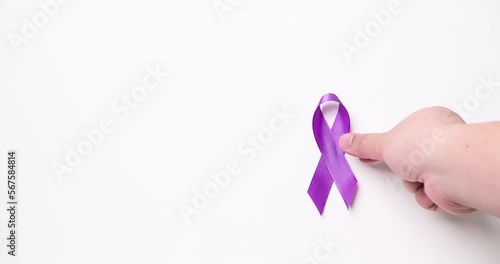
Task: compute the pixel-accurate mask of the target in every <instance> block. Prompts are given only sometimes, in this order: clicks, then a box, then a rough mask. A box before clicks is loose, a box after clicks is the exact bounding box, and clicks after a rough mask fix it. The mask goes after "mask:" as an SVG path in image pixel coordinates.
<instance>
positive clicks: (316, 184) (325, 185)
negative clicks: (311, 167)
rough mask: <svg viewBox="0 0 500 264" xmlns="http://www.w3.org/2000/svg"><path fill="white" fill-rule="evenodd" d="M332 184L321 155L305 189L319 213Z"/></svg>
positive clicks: (321, 211) (322, 208) (323, 206)
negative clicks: (307, 187)
mask: <svg viewBox="0 0 500 264" xmlns="http://www.w3.org/2000/svg"><path fill="white" fill-rule="evenodd" d="M332 185H333V178H332V176H331V174H330V171H329V170H328V166H327V165H326V163H325V159H324V158H323V157H321V159H320V160H319V163H318V166H317V167H316V171H315V172H314V176H313V178H312V181H311V184H310V185H309V189H308V190H307V193H308V194H309V196H310V197H311V199H312V201H313V202H314V204H315V205H316V208H317V209H318V211H319V214H320V215H321V214H323V210H324V209H325V205H326V201H327V200H328V195H329V194H330V190H331V188H332ZM337 187H338V186H337Z"/></svg>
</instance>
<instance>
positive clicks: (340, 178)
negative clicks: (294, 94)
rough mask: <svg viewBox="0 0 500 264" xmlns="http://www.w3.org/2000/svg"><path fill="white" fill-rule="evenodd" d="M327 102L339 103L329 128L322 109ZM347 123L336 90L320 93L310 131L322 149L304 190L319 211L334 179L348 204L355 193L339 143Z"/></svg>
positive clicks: (355, 185) (348, 168)
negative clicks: (329, 92)
mask: <svg viewBox="0 0 500 264" xmlns="http://www.w3.org/2000/svg"><path fill="white" fill-rule="evenodd" d="M326 102H337V103H338V104H339V107H338V113H337V116H336V117H335V120H334V122H333V125H332V127H331V128H330V127H329V125H328V123H327V122H326V119H325V116H324V115H323V112H322V111H321V105H322V104H324V103H326ZM350 123H351V122H350V117H349V113H348V112H347V109H346V108H345V106H344V105H343V104H342V102H341V101H340V99H339V98H338V97H337V96H336V95H335V94H325V95H323V97H321V100H320V101H319V104H318V107H317V108H316V111H315V112H314V116H313V132H314V137H315V138H316V143H317V144H318V148H319V150H320V151H321V158H320V160H319V163H318V166H317V167H316V171H315V172H314V176H313V178H312V181H311V184H310V185H309V190H308V191H307V193H308V194H309V196H310V197H311V199H312V200H313V202H314V204H315V205H316V207H317V208H318V211H319V213H320V214H323V210H324V209H325V204H326V200H327V199H328V195H329V193H330V190H331V188H332V185H333V183H335V185H336V186H337V189H338V190H339V192H340V195H341V196H342V198H343V199H344V202H345V204H346V206H347V208H350V207H351V205H352V202H353V200H354V196H355V194H356V188H357V183H358V181H357V180H356V177H355V176H354V173H353V172H352V170H351V167H350V166H349V163H348V162H347V159H346V158H345V153H344V151H343V150H342V149H341V148H340V146H339V143H338V141H339V138H340V136H342V135H343V134H346V133H349V131H350V129H351V125H350Z"/></svg>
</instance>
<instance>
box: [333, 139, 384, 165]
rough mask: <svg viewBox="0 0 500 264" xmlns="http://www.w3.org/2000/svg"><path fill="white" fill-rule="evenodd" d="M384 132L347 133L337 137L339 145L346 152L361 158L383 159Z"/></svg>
mask: <svg viewBox="0 0 500 264" xmlns="http://www.w3.org/2000/svg"><path fill="white" fill-rule="evenodd" d="M384 136H385V134H383V133H377V134H353V133H348V134H345V135H342V136H341V137H340V138H339V145H340V147H341V148H342V150H344V151H345V152H346V153H348V154H350V155H353V156H356V157H358V158H361V159H372V160H383V155H382V154H383V144H382V142H383V139H384Z"/></svg>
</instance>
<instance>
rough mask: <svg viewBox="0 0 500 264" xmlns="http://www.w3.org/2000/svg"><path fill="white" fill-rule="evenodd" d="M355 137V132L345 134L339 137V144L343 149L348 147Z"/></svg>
mask: <svg viewBox="0 0 500 264" xmlns="http://www.w3.org/2000/svg"><path fill="white" fill-rule="evenodd" d="M353 138H354V135H353V134H345V135H342V136H341V137H340V138H339V145H340V147H341V148H342V149H348V148H350V147H351V143H352V139H353Z"/></svg>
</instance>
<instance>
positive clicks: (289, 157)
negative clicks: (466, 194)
mask: <svg viewBox="0 0 500 264" xmlns="http://www.w3.org/2000/svg"><path fill="white" fill-rule="evenodd" d="M102 2H103V1H81V0H73V1H71V2H70V3H69V4H67V5H65V6H62V7H61V9H60V10H59V12H58V13H57V15H55V16H54V17H53V18H50V21H49V22H48V24H47V26H45V27H44V28H42V29H41V30H40V31H39V32H38V34H37V35H36V36H35V37H33V38H32V39H29V40H28V43H26V44H23V45H21V47H20V48H19V51H18V52H15V51H14V49H13V47H12V45H11V44H10V43H9V40H8V37H7V36H8V34H9V32H14V33H16V34H19V33H20V30H21V27H22V25H23V17H27V18H30V19H31V16H33V14H36V13H37V12H39V11H40V10H41V8H40V6H39V5H38V2H37V1H31V0H30V1H22V3H20V1H14V0H4V1H0V58H1V59H0V89H1V94H0V120H1V121H2V122H1V123H2V124H3V129H1V130H0V139H1V141H0V150H1V151H2V152H3V153H5V152H6V151H7V150H8V149H16V150H17V151H18V155H19V166H20V167H19V168H20V169H19V172H18V174H19V177H20V180H19V188H20V194H19V195H20V196H19V199H20V201H21V203H20V209H19V215H18V218H19V221H20V222H19V234H20V237H19V241H18V246H19V251H18V255H19V256H18V258H17V259H14V258H12V257H10V256H7V254H6V250H4V248H5V246H4V244H5V239H4V238H3V241H1V243H2V246H1V248H2V250H1V251H0V263H51V264H57V263H109V264H129V263H273V264H276V263H308V262H304V260H305V259H307V258H308V257H312V256H313V253H314V251H315V249H316V248H317V247H318V246H320V243H319V242H318V240H327V239H328V237H329V239H330V240H331V241H333V242H334V244H335V246H334V249H332V251H331V254H329V255H328V256H327V257H326V258H325V259H324V260H322V261H319V262H317V263H458V264H465V263H474V264H476V263H499V262H500V251H499V248H500V221H499V220H498V219H496V218H492V217H489V216H487V215H484V214H482V213H475V214H473V215H470V216H464V217H452V216H448V215H445V214H439V213H432V212H427V211H425V210H423V209H421V208H419V206H418V205H417V204H416V202H415V201H414V198H413V197H412V195H410V194H409V193H407V192H406V191H405V190H404V188H403V186H402V184H400V182H399V181H397V180H395V179H396V178H395V176H394V175H393V174H392V173H391V172H390V171H388V170H387V169H386V168H385V167H384V166H383V165H381V164H378V165H366V164H362V163H360V162H359V161H358V160H356V159H353V158H349V162H350V164H351V166H352V168H353V170H354V172H355V174H356V175H357V177H358V180H359V191H358V194H357V197H356V201H355V204H354V207H353V209H352V210H350V211H349V212H347V211H346V210H345V207H344V205H343V202H342V201H341V198H340V196H339V195H338V193H337V191H336V189H333V191H332V193H331V195H330V198H329V200H328V204H327V207H326V210H325V214H324V216H323V217H320V216H319V215H318V213H317V211H316V208H315V207H314V205H313V203H312V202H311V201H310V199H309V197H308V195H307V193H306V190H307V187H308V185H309V182H310V180H311V177H312V174H313V172H314V169H315V166H316V165H317V162H318V159H319V157H320V153H319V151H318V149H317V146H316V143H315V141H314V137H313V134H312V130H311V118H312V113H313V111H314V108H315V107H316V103H317V101H318V100H319V98H320V97H321V95H323V94H324V93H327V92H333V93H336V94H337V95H339V97H340V98H341V99H342V100H343V101H344V103H345V104H346V106H347V108H348V110H349V111H350V114H351V118H352V126H353V131H355V132H378V131H385V130H387V129H389V128H391V127H392V126H393V125H394V124H396V123H397V122H398V121H399V120H400V119H402V118H403V117H405V116H406V115H408V114H410V113H411V112H413V111H414V110H417V109H420V108H422V107H426V106H431V105H443V106H448V107H453V106H454V105H455V104H457V103H463V102H464V100H466V99H467V98H468V97H469V96H472V95H474V89H475V88H476V86H477V85H478V84H479V82H478V78H479V77H480V76H488V75H489V74H492V75H493V76H494V79H495V80H500V75H499V74H498V73H499V70H500V63H499V58H500V54H499V52H500V17H499V16H498V14H499V11H500V4H499V3H498V2H496V1H452V0H447V1H430V0H428V1H409V0H406V1H402V2H401V5H402V7H403V10H402V11H401V13H399V14H397V15H395V16H394V17H393V19H392V21H391V22H390V24H389V25H388V26H387V27H385V28H384V29H383V30H382V32H381V33H380V34H379V35H378V36H376V37H374V38H373V39H372V41H371V43H370V44H369V45H368V46H367V47H366V48H364V49H362V50H361V53H360V54H356V55H354V56H353V57H352V62H351V63H350V64H349V63H347V61H346V59H345V57H344V56H343V54H342V52H341V50H340V47H339V45H340V44H341V43H342V42H346V43H353V37H354V34H355V31H354V29H355V27H364V25H365V24H366V23H367V22H369V21H371V20H373V18H372V17H371V15H370V12H371V11H378V10H382V9H384V8H386V5H387V3H388V1H378V0H377V1H359V0H358V1H320V0H314V1H310V0H309V1H306V0H292V1H291V0H287V1H285V0H283V1H264V0H242V2H241V4H240V5H237V6H235V7H234V9H233V11H231V12H228V13H227V14H225V20H223V21H222V20H220V18H219V16H218V15H217V13H216V12H215V10H214V8H213V6H212V0H206V1H205V0H190V1H188V0H178V1H173V0H170V1H159V0H157V1H155V0H146V1H144V0H143V1H139V0H135V1H132V0H127V1H123V0H120V1H118V0H115V1H107V2H106V3H102ZM234 3H237V1H234ZM156 64H159V65H160V67H161V68H162V69H165V70H166V69H169V71H170V72H171V75H170V76H169V77H168V78H166V80H165V81H164V82H163V83H162V84H161V86H160V88H158V89H156V90H153V91H151V92H150V93H149V94H148V96H147V98H146V99H145V100H144V101H143V102H141V103H140V104H139V106H138V107H137V108H136V109H133V110H132V111H131V114H130V115H129V116H128V117H127V118H125V119H123V120H122V119H121V118H120V116H119V115H117V114H116V113H114V112H113V111H112V110H111V105H112V104H113V102H114V101H115V100H117V99H119V98H120V95H121V94H126V93H130V91H131V90H133V89H134V87H135V86H136V85H140V84H141V81H142V78H143V77H144V76H146V75H147V71H146V67H147V66H151V67H155V65H156ZM499 103H500V93H499V92H496V93H494V94H492V96H491V97H490V98H488V99H487V100H483V101H481V102H480V104H479V105H478V107H477V110H475V111H473V112H472V113H470V115H469V116H468V117H467V118H466V120H467V121H469V122H479V121H486V120H493V119H500V110H499V109H498V105H499ZM283 107H286V108H287V109H288V111H289V112H290V113H292V114H293V115H294V116H295V118H294V119H292V120H291V122H290V124H289V125H287V126H286V127H285V129H284V130H283V131H281V132H279V133H276V134H275V136H274V139H273V140H272V141H271V142H270V143H269V144H267V145H266V146H265V149H264V150H262V151H259V152H258V153H257V155H256V158H255V159H254V160H252V161H250V162H249V161H247V160H246V159H247V158H248V157H249V155H242V154H241V153H239V152H238V147H239V145H240V144H242V142H244V141H245V140H246V139H247V138H248V137H250V136H254V135H256V134H257V133H259V132H260V131H261V130H262V129H264V128H266V127H268V126H269V122H270V121H271V120H272V118H273V116H274V113H273V109H282V108H283ZM105 118H109V119H110V120H112V121H113V122H114V123H113V124H114V125H115V130H114V131H113V132H112V133H110V134H107V135H106V136H105V138H104V140H103V143H102V144H101V145H100V146H98V147H95V148H94V150H93V151H92V153H91V154H90V155H89V156H87V157H85V158H84V159H83V161H82V163H81V164H80V165H79V166H77V167H76V168H75V169H74V171H73V172H72V173H69V174H66V175H65V176H64V177H63V181H59V180H58V178H57V177H56V175H55V173H54V171H53V169H52V165H51V164H52V163H53V162H63V161H64V158H65V156H66V155H67V151H66V149H65V148H66V146H72V147H74V146H75V145H76V144H78V143H79V142H81V141H82V139H84V137H83V135H82V132H81V131H82V130H83V129H87V130H88V129H93V128H96V127H98V125H99V122H100V121H101V120H103V119H105ZM4 155H6V154H2V153H0V156H1V157H5V156H4ZM232 160H236V161H238V162H239V163H240V164H241V173H239V174H238V175H237V176H234V177H232V178H231V181H230V183H229V184H228V186H227V187H226V188H224V189H223V190H222V191H221V192H220V194H219V195H218V196H217V197H216V198H214V199H212V200H211V202H210V203H209V205H208V207H206V208H205V209H203V210H202V211H201V213H200V214H199V215H197V216H194V217H192V221H191V223H189V224H187V223H185V221H184V219H183V217H182V215H181V213H180V212H179V205H180V204H182V203H186V204H189V203H191V199H192V198H193V191H192V190H193V189H194V188H198V189H200V188H203V187H204V186H206V184H209V183H210V182H211V181H212V180H211V178H210V173H211V172H216V171H220V170H223V169H224V168H225V167H226V164H228V163H229V162H230V161H232ZM2 166H3V165H2ZM0 174H1V175H4V174H5V173H0ZM5 185H6V179H4V178H2V179H1V180H0V191H1V193H2V194H1V196H2V197H4V194H3V193H5V192H6V190H5V188H6V186H5ZM2 201H3V199H2ZM2 203H3V202H2ZM2 208H4V207H3V206H2ZM6 217H7V215H6V212H5V211H4V210H2V213H1V214H0V233H5V232H7V229H6ZM309 263H313V262H309Z"/></svg>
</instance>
